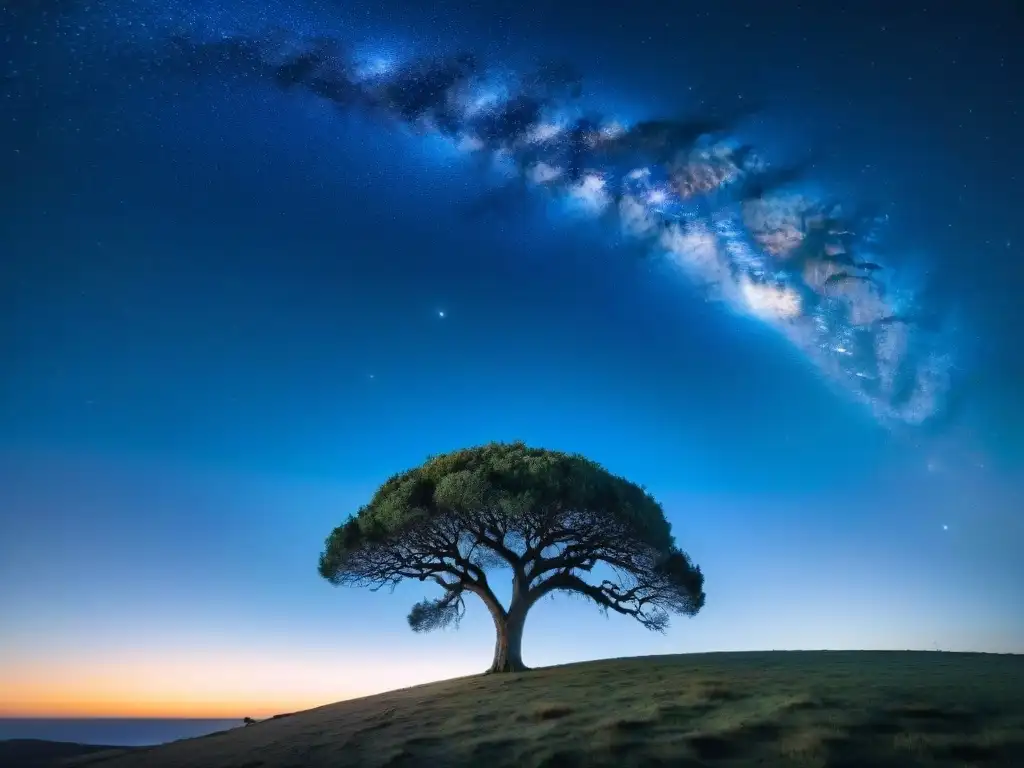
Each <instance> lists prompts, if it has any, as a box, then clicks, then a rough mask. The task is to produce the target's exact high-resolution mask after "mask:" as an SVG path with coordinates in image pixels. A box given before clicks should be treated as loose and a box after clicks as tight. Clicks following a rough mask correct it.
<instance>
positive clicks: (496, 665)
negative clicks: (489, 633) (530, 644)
mask: <svg viewBox="0 0 1024 768" xmlns="http://www.w3.org/2000/svg"><path fill="white" fill-rule="evenodd" d="M526 610H527V607H526V606H525V605H521V604H520V605H515V604H513V605H512V607H511V608H510V609H509V612H508V615H507V616H506V617H504V618H501V617H499V616H494V628H495V631H496V632H497V638H496V639H495V641H494V661H493V662H491V668H490V669H489V670H487V671H488V672H525V671H526V670H527V669H529V667H527V666H526V665H525V664H523V626H524V625H525V624H526Z"/></svg>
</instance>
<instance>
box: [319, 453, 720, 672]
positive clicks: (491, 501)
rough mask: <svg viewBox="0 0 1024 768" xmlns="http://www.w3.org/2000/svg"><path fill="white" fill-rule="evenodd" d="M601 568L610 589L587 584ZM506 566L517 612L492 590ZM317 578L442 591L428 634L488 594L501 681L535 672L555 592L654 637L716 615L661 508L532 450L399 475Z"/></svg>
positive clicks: (331, 540)
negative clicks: (535, 630) (540, 622)
mask: <svg viewBox="0 0 1024 768" xmlns="http://www.w3.org/2000/svg"><path fill="white" fill-rule="evenodd" d="M599 566H600V567H601V570H603V571H605V572H606V575H608V576H609V577H611V578H607V579H603V580H601V581H597V579H596V578H591V579H588V576H591V575H592V571H593V570H594V569H595V568H597V567H599ZM498 568H507V569H511V572H512V598H511V601H510V602H509V604H508V607H507V608H506V607H505V606H504V605H503V604H502V602H501V601H500V600H499V599H498V598H497V597H496V596H495V594H494V591H493V590H492V588H491V584H490V582H489V581H488V576H487V573H488V572H489V571H493V570H495V569H498ZM319 571H320V575H321V576H323V577H324V578H325V579H327V580H328V581H330V582H331V583H332V584H336V585H339V584H340V585H346V586H367V587H370V588H371V589H373V590H374V591H376V590H378V589H380V588H381V587H384V586H389V587H391V588H392V589H393V588H394V586H395V585H396V584H398V582H400V581H401V580H402V579H418V580H419V581H428V580H429V581H432V582H434V583H435V584H437V585H438V586H439V587H440V588H441V590H442V594H441V596H440V597H439V598H437V599H435V600H424V601H422V602H420V603H417V604H416V605H414V606H413V608H412V611H411V612H410V613H409V626H410V627H412V629H413V630H414V631H416V632H429V631H431V630H434V629H438V628H441V627H445V626H448V625H451V624H454V625H458V622H459V620H460V619H461V618H462V615H463V613H464V612H465V604H464V602H463V598H464V597H465V595H466V593H467V592H469V593H472V594H474V595H476V596H477V597H479V598H480V599H481V600H483V602H484V605H486V606H487V609H488V610H489V611H490V613H491V616H492V617H493V619H494V626H495V628H496V630H497V641H496V642H495V645H494V661H493V662H492V664H491V668H490V671H491V672H516V671H521V670H525V669H526V667H525V666H524V665H523V660H522V652H521V648H522V637H523V625H524V623H525V620H526V614H527V612H528V611H529V610H530V608H531V607H532V606H533V605H534V604H535V603H536V602H537V601H538V600H540V599H541V598H542V597H544V596H545V595H549V594H551V593H554V592H556V591H564V592H572V593H576V594H579V595H582V596H584V597H586V598H588V599H590V600H591V601H593V602H594V603H596V604H597V605H598V606H599V607H600V608H601V609H602V610H604V611H606V612H607V611H608V610H612V611H615V612H617V613H621V614H623V615H625V616H632V617H633V618H634V619H636V620H637V621H639V622H640V623H641V624H642V625H644V626H645V627H647V628H648V629H652V630H656V631H664V629H665V627H666V626H667V625H668V620H669V614H670V613H678V614H684V615H688V616H693V615H695V614H696V613H697V612H698V611H699V610H700V609H701V607H702V606H703V605H704V592H703V585H704V576H703V574H702V573H701V571H700V568H699V567H697V566H696V565H694V564H693V563H692V562H691V561H690V559H689V557H688V556H687V555H686V554H684V553H683V552H681V551H680V550H679V549H678V548H677V547H676V546H675V543H674V540H673V537H672V534H671V531H670V526H669V523H668V521H667V520H666V519H665V515H664V512H663V511H662V509H661V505H660V504H658V502H657V501H655V500H654V498H653V497H651V496H650V495H649V494H648V493H647V492H646V491H645V490H643V489H642V488H640V487H638V486H636V485H634V484H633V483H630V482H628V481H627V480H624V479H623V478H620V477H616V476H614V475H612V474H610V473H609V472H607V471H606V470H605V469H604V468H602V467H601V466H600V465H598V464H596V463H594V462H593V461H589V460H588V459H586V458H584V457H582V456H578V455H569V454H565V453H559V452H556V451H547V450H542V449H538V448H530V447H528V446H526V445H524V444H523V443H511V444H509V443H491V444H489V445H484V446H480V447H476V448H468V449H465V450H461V451H454V452H452V453H447V454H444V455H441V456H435V457H433V458H430V459H428V460H427V462H426V463H425V464H423V465H422V466H420V467H418V468H416V469H412V470H409V471H407V472H402V473H400V474H397V475H395V476H394V477H392V478H391V479H390V480H388V481H387V482H385V483H384V484H383V485H382V486H381V487H380V488H379V489H378V490H377V492H376V493H375V494H374V496H373V498H372V499H371V500H370V503H369V504H367V505H366V506H364V507H362V508H361V509H360V510H359V512H358V513H357V514H355V515H352V516H351V517H349V519H348V520H347V521H346V522H345V523H344V524H342V525H340V526H339V527H337V528H335V529H334V531H333V532H332V533H331V535H330V536H329V537H328V538H327V541H326V544H325V548H324V551H323V553H321V555H320V567H319ZM492 575H493V574H492Z"/></svg>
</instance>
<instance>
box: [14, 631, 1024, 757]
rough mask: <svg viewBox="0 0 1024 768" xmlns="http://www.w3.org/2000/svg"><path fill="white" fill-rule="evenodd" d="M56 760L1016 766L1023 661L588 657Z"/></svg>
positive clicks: (1022, 736) (1023, 738)
mask: <svg viewBox="0 0 1024 768" xmlns="http://www.w3.org/2000/svg"><path fill="white" fill-rule="evenodd" d="M0 762H2V761H0ZM2 764H3V765H4V766H5V768H8V767H9V768H25V767H26V766H29V765H39V764H40V763H38V762H36V763H14V764H11V763H10V762H2ZM59 764H60V765H63V766H68V765H77V766H82V765H88V766H92V767H94V768H300V766H302V767H306V766H309V767H311V768H315V767H322V768H344V766H375V767H378V768H382V767H383V766H390V767H391V768H398V767H399V766H410V767H411V766H432V767H435V766H438V767H439V766H453V767H454V766H467V767H468V766H486V767H487V768H504V767H505V766H508V767H509V768H512V767H513V766H514V767H515V768H520V767H528V766H534V767H535V768H540V767H541V766H545V767H547V768H556V767H559V768H561V767H565V768H574V767H576V766H580V767H581V768H582V767H583V766H587V767H588V768H589V767H590V766H651V767H654V766H676V767H677V768H678V767H682V768H698V767H699V766H737V767H738V766H751V765H758V766H799V767H802V768H874V767H875V766H883V767H885V768H910V767H911V766H929V767H930V768H937V767H939V766H957V768H965V767H967V766H986V768H987V767H989V766H991V767H993V768H996V767H1002V766H1005V768H1024V656H1009V655H1002V656H1001V655H986V654H954V653H937V652H873V651H861V652H845V651H828V652H825V651H823V652H771V653H768V652H765V653H718V654H695V655H685V656H652V657H645V658H634V659H616V660H610V661H600V662H588V663H584V664H574V665H568V666H562V667H549V668H545V669H538V670H534V671H531V672H526V673H522V674H514V675H490V676H478V677H468V678H461V679H457V680H448V681H444V682H440V683H433V684H430V685H424V686H419V687H416V688H408V689H404V690H400V691H392V692H390V693H385V694H381V695H379V696H371V697H367V698H363V699H355V700H352V701H345V702H340V703H338V704H330V705H327V706H324V707H320V708H317V709H313V710H309V711H306V712H298V713H295V714H294V715H291V716H288V717H285V718H281V719H279V720H272V721H264V722H261V723H258V724H256V725H253V726H250V727H247V728H239V729H235V730H232V731H228V732H224V733H218V734H212V735H209V736H204V737H202V738H197V739H187V740H183V741H178V742H174V743H171V744H167V745H163V746H160V747H153V748H145V749H139V750H133V751H130V752H125V753H121V754H119V755H111V754H109V753H108V754H102V753H98V754H91V755H85V756H82V757H79V758H77V759H72V760H67V761H60V763H59Z"/></svg>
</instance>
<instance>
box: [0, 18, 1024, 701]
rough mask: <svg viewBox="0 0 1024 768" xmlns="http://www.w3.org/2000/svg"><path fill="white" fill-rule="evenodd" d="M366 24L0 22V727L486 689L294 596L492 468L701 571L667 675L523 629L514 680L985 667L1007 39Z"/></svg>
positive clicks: (998, 378)
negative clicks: (435, 490)
mask: <svg viewBox="0 0 1024 768" xmlns="http://www.w3.org/2000/svg"><path fill="white" fill-rule="evenodd" d="M406 5H410V4H405V3H402V4H399V3H369V2H363V1H362V0H360V1H359V2H350V1H348V0H347V1H346V2H344V3H342V2H328V1H327V0H322V1H321V2H313V0H273V1H272V2H267V3H261V4H258V7H257V6H255V5H254V4H249V3H241V2H237V0H235V1H233V2H232V1H229V2H225V3H217V4H214V3H211V2H199V1H198V0H184V1H183V2H179V3H174V4H171V5H170V6H168V4H166V3H157V2H153V1H151V0H137V1H136V2H127V0H125V1H123V2H114V1H113V0H98V1H96V2H91V3H85V2H72V1H70V0H68V1H66V2H62V3H52V4H42V3H29V4H24V3H7V4H0V41H2V46H0V104H2V105H3V108H2V109H0V585H2V586H0V615H2V616H3V617H4V619H3V633H2V634H3V637H2V642H0V682H2V687H3V689H4V690H5V692H6V695H5V697H4V700H3V701H0V716H12V715H37V716H58V715H68V716H76V715H158V716H196V717H217V716H227V717H236V716H237V717H240V716H242V715H243V714H244V715H250V716H260V715H265V714H272V713H274V712H280V711H287V710H290V709H295V708H299V707H308V706H315V705H318V704H322V703H326V702H330V701H335V700H338V699H343V698H349V697H352V696H357V695H363V694H367V693H372V692H376V691H380V690H385V689H389V688H395V687H399V686H403V685H409V684H414V683H419V682H426V681H429V680H434V679H439V678H444V677H452V676H456V675H461V674H470V673H474V672H477V671H479V670H481V669H484V668H486V666H487V664H488V662H489V660H490V655H491V651H492V648H493V627H492V626H491V624H490V620H489V618H488V616H487V613H486V611H485V610H484V609H483V607H482V606H478V605H470V607H469V613H468V615H467V617H466V619H465V620H464V622H463V624H462V627H461V629H460V630H459V631H458V632H457V633H453V632H451V631H449V632H443V633H437V634H435V635H428V636H419V635H413V634H412V633H411V632H410V631H409V629H408V626H407V624H406V619H405V617H406V614H407V612H408V609H409V608H410V607H411V605H412V604H413V603H414V602H416V601H417V600H419V599H421V598H422V597H424V596H426V593H424V592H423V591H422V587H421V585H403V586H400V587H399V588H398V589H397V590H396V591H395V592H394V593H393V594H390V595H389V594H386V593H377V594H373V593H369V592H361V591H356V590H340V589H335V588H332V587H330V586H329V585H328V584H326V583H325V582H323V581H322V580H321V579H319V577H318V576H317V574H316V560H317V555H318V554H319V552H320V549H321V548H322V544H323V540H324V537H325V536H326V535H327V534H328V533H329V532H330V530H331V529H332V528H333V527H334V526H335V525H337V524H338V523H340V522H341V521H342V520H343V519H344V518H345V517H347V516H348V515H349V514H350V513H351V512H353V511H355V510H356V509H357V508H358V506H359V505H360V504H361V503H363V502H364V501H366V500H367V499H368V497H369V495H370V494H371V493H372V492H373V490H374V488H375V487H376V486H377V485H378V484H379V483H380V482H382V481H383V480H384V479H386V478H387V477H388V476H389V475H390V474H392V473H394V472H396V471H399V470H402V469H405V468H407V467H410V466H413V465H415V464H417V463H419V462H420V461H422V460H423V459H424V458H425V457H426V456H427V455H428V454H432V453H438V452H443V451H445V450H450V449H454V448H458V447H462V446H466V445H473V444H478V443H481V442H486V441H490V440H513V439H522V440H525V441H526V442H528V443H531V444H536V445H541V446H544V447H549V448H556V449H561V450H567V451H578V452H581V453H584V454H586V455H588V456H590V457H591V458H594V459H595V460H597V461H599V462H601V463H602V464H604V465H605V466H606V467H607V468H608V469H610V470H612V471H614V472H615V473H617V474H622V475H625V476H627V477H628V478H630V479H632V480H634V481H635V482H638V483H643V484H645V485H646V486H647V487H648V488H649V489H650V490H651V491H652V492H653V493H654V494H655V495H656V496H657V497H658V498H659V499H660V500H661V501H662V502H663V504H664V506H665V509H666V513H667V515H668V517H669V519H670V520H671V522H672V524H673V530H674V532H675V534H676V537H677V539H678V541H679V543H680V545H681V546H682V547H683V548H684V549H685V550H686V551H688V552H689V553H690V554H691V556H692V557H693V558H694V560H695V561H696V562H697V563H699V564H700V565H701V566H702V568H703V570H704V572H705V574H706V578H707V582H706V591H707V595H708V599H707V606H706V608H705V609H704V610H703V611H702V612H701V613H700V614H699V615H698V616H697V617H695V618H693V619H679V620H677V621H675V623H674V624H673V626H672V627H671V628H670V629H669V631H668V632H667V634H665V635H659V634H654V633H649V632H647V631H646V630H644V629H643V628H641V627H640V626H639V625H636V624H634V623H631V622H630V621H629V620H627V619H625V618H624V617H613V618H605V617H604V616H602V615H601V614H600V613H598V612H597V611H596V610H595V609H593V608H592V607H590V606H589V605H587V604H585V603H583V602H582V601H579V600H571V599H567V598H560V599H558V600H557V601H546V602H543V603H541V604H540V605H538V606H537V607H536V608H535V609H534V611H533V612H532V613H531V616H530V620H529V622H528V626H527V628H526V634H525V638H524V658H525V661H526V662H527V663H528V664H530V665H533V666H538V665H544V664H555V663H564V662H569V661H577V660H583V659H592V658H602V657H610V656H626V655H641V654H651V653H681V652H688V651H710V650H743V649H787V648H899V649H902V648H921V649H941V650H980V651H994V652H1018V653H1019V652H1024V561H1021V559H1020V557H1019V552H1020V551H1021V547H1022V546H1024V407H1022V402H1024V401H1022V400H1021V397H1020V394H1019V393H1020V391H1021V388H1022V386H1024V345H1021V344H1020V342H1019V334H1018V332H1017V331H1016V330H1015V329H1019V328H1021V327H1024V304H1022V303H1021V302H1020V300H1019V296H1020V286H1021V284H1022V281H1024V259H1022V254H1024V224H1022V219H1021V216H1020V210H1021V206H1022V204H1024V193H1022V191H1021V188H1022V183H1024V149H1022V147H1021V145H1020V137H1021V136H1024V103H1022V97H1021V95H1020V92H1019V91H1020V89H1019V87H1015V85H1014V84H1015V83H1019V82H1021V80H1022V79H1024V54H1022V53H1021V50H1020V48H1019V46H1015V44H1014V41H1015V40H1019V38H1020V35H1021V32H1022V31H1024V24H1022V21H1021V18H1020V15H1019V11H1017V10H1015V9H1014V8H1013V4H1012V3H1009V2H1007V3H999V2H990V3H980V4H974V5H975V6H976V7H973V8H969V7H968V6H967V4H964V7H963V8H961V10H959V11H956V12H954V11H950V10H947V9H940V8H939V7H938V6H936V7H934V8H933V7H930V6H918V5H912V4H907V5H906V7H904V8H902V9H899V10H893V9H892V8H889V9H888V10H883V8H884V5H883V4H875V3H856V4H854V3H849V4H838V3H837V4H828V5H827V7H826V6H821V7H818V5H820V4H818V5H814V4H803V7H801V5H799V4H796V3H782V4H771V5H772V8H771V9H770V10H768V9H767V8H766V7H765V5H766V4H763V3H754V2H723V3H716V4H714V7H713V8H712V7H711V5H710V4H707V3H688V2H672V3H670V2H654V1H653V0H636V1H635V2H631V3H628V4H622V3H611V2H603V1H601V2H588V3H582V2H576V1H575V0H573V1H572V2H565V3H547V2H540V0H528V1H524V0H517V1H516V2H512V1H511V0H488V2H486V3H483V2H480V3H477V2H471V1H470V0H448V2H443V3H431V4H429V9H428V8H427V7H426V6H427V5H428V4H424V6H423V8H420V9H418V10H416V9H412V10H410V9H408V8H406V7H405V6H406ZM44 6H45V7H44ZM581 638H585V641H584V640H582V639H581ZM11 692H13V694H12V693H11Z"/></svg>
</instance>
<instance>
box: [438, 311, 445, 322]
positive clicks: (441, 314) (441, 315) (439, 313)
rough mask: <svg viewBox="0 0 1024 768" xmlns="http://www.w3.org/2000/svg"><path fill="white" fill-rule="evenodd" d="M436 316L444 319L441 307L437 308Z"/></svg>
mask: <svg viewBox="0 0 1024 768" xmlns="http://www.w3.org/2000/svg"><path fill="white" fill-rule="evenodd" d="M437 316H438V317H440V318H441V319H442V320H444V310H443V309H439V310H438V311H437Z"/></svg>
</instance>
